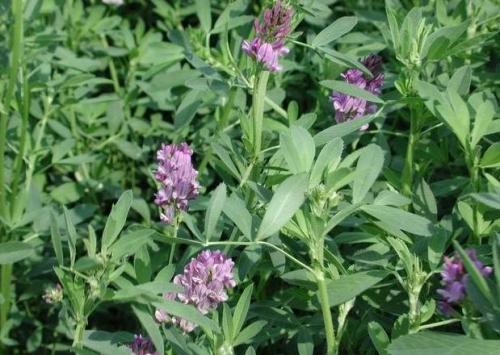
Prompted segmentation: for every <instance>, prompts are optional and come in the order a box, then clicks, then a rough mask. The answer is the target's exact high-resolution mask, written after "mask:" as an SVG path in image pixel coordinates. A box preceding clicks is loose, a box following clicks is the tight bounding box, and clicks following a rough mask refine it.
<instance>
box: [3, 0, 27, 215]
mask: <svg viewBox="0 0 500 355" xmlns="http://www.w3.org/2000/svg"><path fill="white" fill-rule="evenodd" d="M11 3H12V15H13V16H14V28H13V29H12V37H11V38H12V42H11V46H10V52H11V57H10V68H9V82H8V84H7V92H6V94H5V100H4V112H3V114H1V116H0V216H2V217H3V216H5V207H6V204H5V201H6V194H7V192H6V189H5V171H4V170H5V150H6V149H5V148H6V146H7V127H8V124H7V123H8V120H9V110H10V104H11V101H12V98H13V97H14V90H15V88H16V82H17V74H18V70H19V62H20V59H21V45H22V37H23V2H22V1H20V0H17V1H12V2H11Z"/></svg>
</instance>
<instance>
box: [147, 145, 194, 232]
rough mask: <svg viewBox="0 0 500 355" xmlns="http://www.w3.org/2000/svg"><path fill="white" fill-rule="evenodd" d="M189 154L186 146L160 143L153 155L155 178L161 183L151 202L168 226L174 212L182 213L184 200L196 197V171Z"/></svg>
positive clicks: (184, 206) (189, 151)
mask: <svg viewBox="0 0 500 355" xmlns="http://www.w3.org/2000/svg"><path fill="white" fill-rule="evenodd" d="M192 155H193V151H192V150H191V148H189V146H188V145H187V144H186V143H181V144H168V145H167V144H163V145H162V146H161V148H160V150H158V152H157V153H156V156H157V160H158V168H157V169H156V172H155V179H156V180H157V181H158V182H159V183H160V184H161V187H160V190H159V191H158V193H156V195H155V203H156V204H157V205H158V206H160V207H161V208H162V209H163V212H162V213H161V214H160V218H161V220H162V222H164V223H167V224H171V223H172V222H173V220H174V217H175V215H176V212H178V211H179V210H182V211H186V210H187V207H188V201H189V200H192V199H193V198H195V197H196V196H197V195H198V188H199V184H198V182H197V180H196V178H197V176H198V172H197V171H196V170H195V169H194V168H193V164H192V162H191V156H192Z"/></svg>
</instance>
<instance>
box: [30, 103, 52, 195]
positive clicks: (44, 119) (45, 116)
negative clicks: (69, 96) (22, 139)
mask: <svg viewBox="0 0 500 355" xmlns="http://www.w3.org/2000/svg"><path fill="white" fill-rule="evenodd" d="M51 104H52V98H51V97H48V98H47V100H46V103H45V112H44V114H43V117H42V121H41V122H40V130H39V131H38V135H37V137H36V140H35V146H34V148H33V150H32V154H31V156H30V159H29V160H28V171H27V173H26V183H25V190H26V192H29V190H30V188H31V179H32V178H33V173H34V171H35V165H36V160H37V154H38V150H39V149H40V146H41V144H42V138H43V135H44V134H45V127H46V126H47V121H48V119H49V116H50V113H51V111H50V106H51Z"/></svg>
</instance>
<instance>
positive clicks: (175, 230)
mask: <svg viewBox="0 0 500 355" xmlns="http://www.w3.org/2000/svg"><path fill="white" fill-rule="evenodd" d="M179 224H180V222H179V221H178V220H177V219H176V220H175V223H174V233H173V238H174V239H177V232H178V231H179ZM175 246H176V243H175V242H174V243H172V247H171V248H170V255H169V257H168V264H169V265H170V264H172V262H173V261H174V255H175Z"/></svg>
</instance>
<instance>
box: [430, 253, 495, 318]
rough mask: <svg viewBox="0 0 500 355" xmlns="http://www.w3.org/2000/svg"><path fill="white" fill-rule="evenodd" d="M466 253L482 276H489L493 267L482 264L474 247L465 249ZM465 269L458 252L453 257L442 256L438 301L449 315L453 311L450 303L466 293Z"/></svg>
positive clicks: (454, 302)
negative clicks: (439, 297) (441, 286)
mask: <svg viewBox="0 0 500 355" xmlns="http://www.w3.org/2000/svg"><path fill="white" fill-rule="evenodd" d="M466 252H467V255H468V256H469V258H470V259H471V260H472V262H473V263H474V265H475V266H476V267H477V269H478V270H479V272H480V273H481V274H482V275H483V276H489V275H490V274H491V273H492V271H493V269H492V268H491V267H489V266H484V265H483V263H482V262H481V261H479V260H478V258H477V254H476V250H475V249H467V251H466ZM468 276H469V275H468V274H467V270H466V269H465V266H464V264H463V261H462V260H461V259H460V257H459V256H458V254H455V255H454V256H453V257H451V258H449V257H446V256H445V257H444V264H443V270H442V271H441V284H442V285H443V288H441V289H439V290H438V291H437V292H438V294H440V295H441V297H442V300H441V301H440V302H439V309H440V310H441V312H442V313H443V314H445V315H450V314H451V313H452V312H453V307H452V305H454V304H459V303H460V302H461V301H463V300H464V298H465V295H466V288H465V285H466V284H467V278H468Z"/></svg>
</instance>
